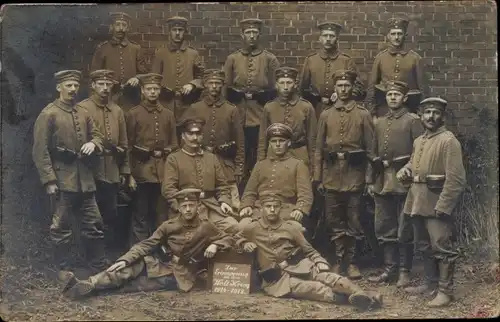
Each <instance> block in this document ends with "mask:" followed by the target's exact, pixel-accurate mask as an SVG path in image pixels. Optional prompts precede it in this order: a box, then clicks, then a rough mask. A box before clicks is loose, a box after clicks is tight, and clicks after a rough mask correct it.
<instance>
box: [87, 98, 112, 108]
mask: <svg viewBox="0 0 500 322" xmlns="http://www.w3.org/2000/svg"><path fill="white" fill-rule="evenodd" d="M90 99H91V100H92V102H94V104H95V105H96V106H97V107H100V108H106V109H107V110H108V111H111V108H109V102H108V103H107V104H106V103H103V102H102V101H101V100H100V99H99V97H98V96H97V95H92V96H90Z"/></svg>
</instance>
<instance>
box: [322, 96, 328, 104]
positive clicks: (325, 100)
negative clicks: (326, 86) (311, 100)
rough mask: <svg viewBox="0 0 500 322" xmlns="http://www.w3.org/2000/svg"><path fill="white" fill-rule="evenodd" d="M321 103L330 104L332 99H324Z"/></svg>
mask: <svg viewBox="0 0 500 322" xmlns="http://www.w3.org/2000/svg"><path fill="white" fill-rule="evenodd" d="M321 103H323V104H329V103H330V98H329V97H322V98H321Z"/></svg>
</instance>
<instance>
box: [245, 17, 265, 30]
mask: <svg viewBox="0 0 500 322" xmlns="http://www.w3.org/2000/svg"><path fill="white" fill-rule="evenodd" d="M262 24H263V21H262V20H260V19H256V18H250V19H243V20H241V21H240V26H241V29H242V30H245V29H249V28H256V29H259V30H261V28H262Z"/></svg>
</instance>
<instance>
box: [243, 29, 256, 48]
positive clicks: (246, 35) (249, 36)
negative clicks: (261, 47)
mask: <svg viewBox="0 0 500 322" xmlns="http://www.w3.org/2000/svg"><path fill="white" fill-rule="evenodd" d="M241 38H242V39H243V42H244V43H245V45H247V46H250V47H251V46H255V45H257V42H258V41H259V38H260V31H259V29H257V28H247V29H245V30H244V31H243V33H242V34H241Z"/></svg>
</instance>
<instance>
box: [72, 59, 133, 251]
mask: <svg viewBox="0 0 500 322" xmlns="http://www.w3.org/2000/svg"><path fill="white" fill-rule="evenodd" d="M90 78H91V80H92V84H91V85H92V90H93V93H92V95H91V96H90V97H89V98H87V99H85V100H83V101H81V102H80V103H78V106H81V107H84V108H86V109H87V110H88V111H89V113H90V115H91V116H92V119H93V120H94V123H95V125H96V127H97V128H98V129H99V131H100V132H101V133H102V134H103V135H104V144H103V145H104V149H103V151H102V152H101V153H100V156H99V162H98V165H97V167H96V169H95V172H94V178H95V181H96V189H97V190H96V200H97V205H98V206H99V211H100V212H101V214H102V217H103V220H104V235H105V239H106V240H107V244H108V245H107V246H108V248H116V247H121V246H120V244H122V243H121V241H118V240H117V237H118V236H119V233H120V232H119V231H118V229H119V228H121V227H120V223H119V221H118V212H117V196H118V187H119V185H120V184H121V185H125V183H126V181H127V180H128V177H129V175H130V167H129V163H128V157H127V153H126V151H127V148H128V141H127V126H126V125H125V116H124V113H123V111H122V109H121V108H120V107H119V106H118V105H116V104H115V103H113V102H112V101H110V100H109V98H110V93H111V89H112V88H113V85H115V83H116V80H115V72H113V71H112V70H106V69H100V70H96V71H93V72H92V73H90Z"/></svg>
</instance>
